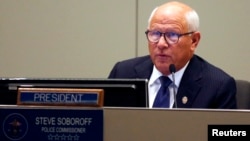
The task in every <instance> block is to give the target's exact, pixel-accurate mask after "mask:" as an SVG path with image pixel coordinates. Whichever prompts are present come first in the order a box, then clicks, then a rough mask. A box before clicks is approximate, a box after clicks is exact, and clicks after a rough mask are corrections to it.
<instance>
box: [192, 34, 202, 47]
mask: <svg viewBox="0 0 250 141" xmlns="http://www.w3.org/2000/svg"><path fill="white" fill-rule="evenodd" d="M200 39H201V34H200V32H199V31H197V32H194V33H193V36H192V44H193V46H194V47H197V46H198V44H199V42H200Z"/></svg>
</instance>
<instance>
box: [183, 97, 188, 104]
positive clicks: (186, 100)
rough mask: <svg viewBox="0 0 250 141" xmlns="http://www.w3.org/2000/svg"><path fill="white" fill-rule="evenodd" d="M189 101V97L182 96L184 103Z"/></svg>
mask: <svg viewBox="0 0 250 141" xmlns="http://www.w3.org/2000/svg"><path fill="white" fill-rule="evenodd" d="M187 102H188V98H187V97H186V96H183V97H182V103H183V104H186V103H187Z"/></svg>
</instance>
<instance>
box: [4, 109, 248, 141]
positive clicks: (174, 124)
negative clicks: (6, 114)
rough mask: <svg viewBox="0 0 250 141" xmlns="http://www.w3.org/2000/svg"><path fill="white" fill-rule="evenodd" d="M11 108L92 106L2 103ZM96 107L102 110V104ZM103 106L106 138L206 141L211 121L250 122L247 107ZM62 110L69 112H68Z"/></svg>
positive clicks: (119, 140) (220, 122)
mask: <svg viewBox="0 0 250 141" xmlns="http://www.w3.org/2000/svg"><path fill="white" fill-rule="evenodd" d="M8 108H10V109H25V110H24V111H26V109H27V110H34V109H52V110H58V109H59V110H60V109H63V110H65V109H66V110H72V109H76V110H77V112H78V111H79V112H82V111H81V110H86V109H90V108H83V107H70V106H68V107H63V106H59V107H57V106H0V110H1V109H8ZM92 109H96V108H92ZM97 109H99V110H100V108H97ZM101 110H103V119H104V122H103V127H104V128H103V138H104V141H207V136H208V131H207V128H208V125H209V124H222V125H223V124H224V125H225V124H230V125H231V124H244V125H250V111H248V110H208V109H207V110H206V109H144V108H107V107H105V108H101ZM17 112H18V111H17ZM62 114H63V115H62V116H66V115H65V113H62ZM29 122H31V121H29ZM29 124H31V123H29ZM1 130H2V129H1Z"/></svg>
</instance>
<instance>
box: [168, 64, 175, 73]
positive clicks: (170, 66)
mask: <svg viewBox="0 0 250 141" xmlns="http://www.w3.org/2000/svg"><path fill="white" fill-rule="evenodd" d="M169 71H170V72H171V73H175V71H176V70H175V65H174V64H170V65H169Z"/></svg>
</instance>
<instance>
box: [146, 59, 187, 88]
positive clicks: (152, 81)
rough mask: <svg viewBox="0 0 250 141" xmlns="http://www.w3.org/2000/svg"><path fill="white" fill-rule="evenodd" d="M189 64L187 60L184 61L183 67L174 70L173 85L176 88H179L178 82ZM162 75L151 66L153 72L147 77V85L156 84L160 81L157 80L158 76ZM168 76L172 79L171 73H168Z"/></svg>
mask: <svg viewBox="0 0 250 141" xmlns="http://www.w3.org/2000/svg"><path fill="white" fill-rule="evenodd" d="M188 64H189V61H188V62H187V63H186V65H185V66H184V67H182V68H181V69H180V70H179V71H177V72H175V74H174V76H175V85H176V87H177V88H179V85H180V82H181V78H182V76H183V74H184V71H185V70H186V68H187V66H188ZM160 76H162V73H161V72H160V71H159V70H158V69H157V68H156V67H155V65H154V67H153V72H152V74H151V77H150V79H149V83H148V84H149V86H151V85H153V84H158V83H160V81H159V80H158V78H159V77H160ZM168 77H169V78H170V79H171V80H172V81H173V78H172V75H171V74H170V75H168Z"/></svg>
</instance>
